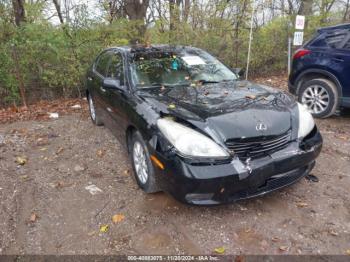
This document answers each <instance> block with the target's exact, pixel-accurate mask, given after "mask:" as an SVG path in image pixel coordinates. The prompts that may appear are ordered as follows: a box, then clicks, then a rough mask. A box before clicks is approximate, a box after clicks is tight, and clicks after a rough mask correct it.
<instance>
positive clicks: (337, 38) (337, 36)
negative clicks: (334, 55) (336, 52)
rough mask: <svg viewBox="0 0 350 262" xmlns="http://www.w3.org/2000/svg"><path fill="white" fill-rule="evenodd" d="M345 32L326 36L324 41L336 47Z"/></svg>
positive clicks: (341, 40)
mask: <svg viewBox="0 0 350 262" xmlns="http://www.w3.org/2000/svg"><path fill="white" fill-rule="evenodd" d="M345 37H346V34H345V33H343V34H334V35H330V36H327V37H326V39H325V40H326V43H327V45H328V46H329V47H331V48H338V47H339V45H340V44H341V43H342V42H343V40H344V39H345Z"/></svg>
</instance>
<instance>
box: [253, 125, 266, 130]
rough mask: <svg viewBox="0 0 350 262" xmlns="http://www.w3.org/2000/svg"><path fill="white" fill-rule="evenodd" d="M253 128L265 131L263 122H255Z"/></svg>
mask: <svg viewBox="0 0 350 262" xmlns="http://www.w3.org/2000/svg"><path fill="white" fill-rule="evenodd" d="M255 129H256V130H257V131H265V130H266V129H267V126H266V125H265V124H264V123H257V125H256V127H255Z"/></svg>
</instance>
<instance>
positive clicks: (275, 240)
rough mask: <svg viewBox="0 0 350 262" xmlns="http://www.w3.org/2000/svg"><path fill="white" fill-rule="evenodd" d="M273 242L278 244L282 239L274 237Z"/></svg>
mask: <svg viewBox="0 0 350 262" xmlns="http://www.w3.org/2000/svg"><path fill="white" fill-rule="evenodd" d="M271 240H272V242H278V241H279V240H280V239H279V238H278V237H273V238H272V239H271Z"/></svg>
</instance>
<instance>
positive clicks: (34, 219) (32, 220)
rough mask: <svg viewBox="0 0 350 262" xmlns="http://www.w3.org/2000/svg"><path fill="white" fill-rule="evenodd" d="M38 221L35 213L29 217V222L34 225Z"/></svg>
mask: <svg viewBox="0 0 350 262" xmlns="http://www.w3.org/2000/svg"><path fill="white" fill-rule="evenodd" d="M37 219H38V216H37V215H36V214H35V213H32V214H31V215H30V218H29V221H30V222H32V223H34V222H35V221H36V220H37Z"/></svg>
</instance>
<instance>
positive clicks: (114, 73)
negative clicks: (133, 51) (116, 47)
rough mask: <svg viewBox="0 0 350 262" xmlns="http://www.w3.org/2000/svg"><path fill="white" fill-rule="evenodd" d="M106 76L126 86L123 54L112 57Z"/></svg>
mask: <svg viewBox="0 0 350 262" xmlns="http://www.w3.org/2000/svg"><path fill="white" fill-rule="evenodd" d="M106 76H107V77H112V78H116V79H118V80H120V84H124V67H123V57H122V56H121V54H113V55H112V57H111V61H110V63H109V66H108V70H107V74H106Z"/></svg>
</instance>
